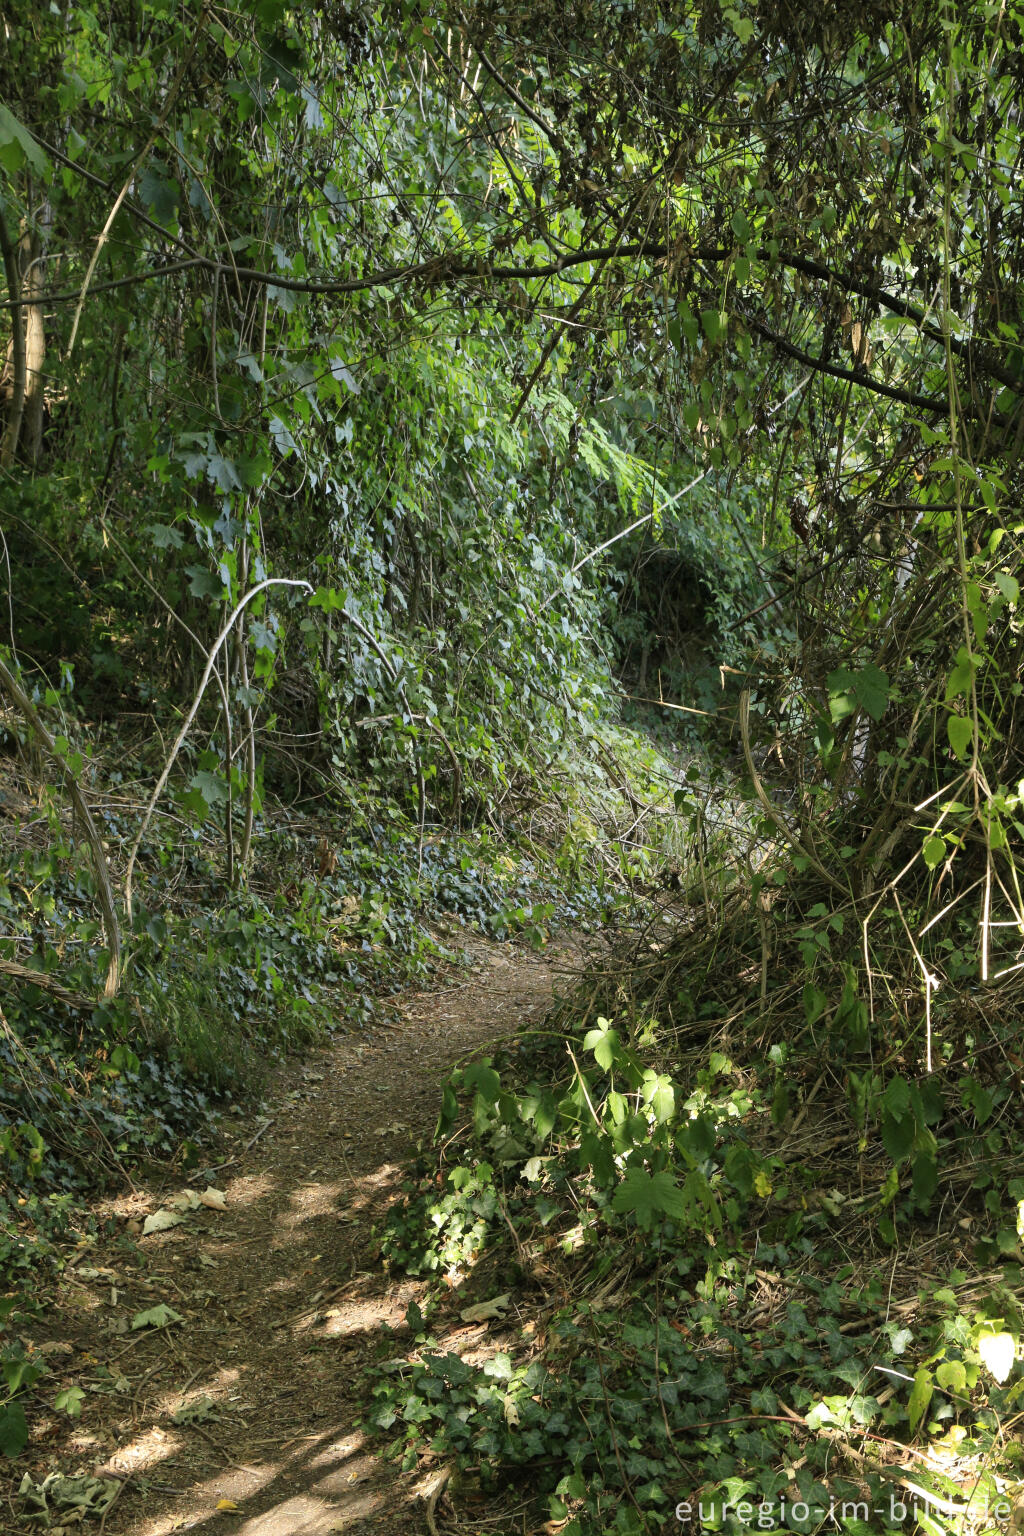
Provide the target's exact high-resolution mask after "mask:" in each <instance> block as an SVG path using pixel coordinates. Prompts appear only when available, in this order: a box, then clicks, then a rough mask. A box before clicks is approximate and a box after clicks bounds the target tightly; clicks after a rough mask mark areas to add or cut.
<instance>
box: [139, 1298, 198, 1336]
mask: <svg viewBox="0 0 1024 1536" xmlns="http://www.w3.org/2000/svg"><path fill="white" fill-rule="evenodd" d="M184 1321H185V1319H184V1318H183V1317H182V1315H181V1313H180V1312H175V1310H174V1308H173V1307H169V1306H168V1305H167V1303H166V1302H165V1301H162V1302H160V1304H159V1305H158V1306H155V1307H150V1308H149V1310H148V1311H147V1312H136V1314H135V1316H134V1317H133V1318H132V1328H133V1330H134V1329H136V1328H167V1327H169V1326H170V1324H171V1323H183V1322H184Z"/></svg>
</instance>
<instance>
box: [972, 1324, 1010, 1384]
mask: <svg viewBox="0 0 1024 1536" xmlns="http://www.w3.org/2000/svg"><path fill="white" fill-rule="evenodd" d="M1016 1348H1017V1347H1016V1345H1015V1344H1014V1342H1013V1335H1012V1334H1010V1333H983V1334H981V1336H980V1337H979V1339H978V1354H979V1355H980V1356H981V1363H982V1365H984V1366H985V1368H986V1370H988V1371H989V1372H990V1373H991V1374H992V1375H993V1376H994V1377H995V1379H996V1381H997V1383H998V1384H999V1385H1000V1386H1002V1384H1003V1382H1004V1381H1005V1380H1006V1378H1007V1376H1009V1374H1010V1370H1011V1368H1012V1366H1013V1357H1014V1355H1015V1354H1016Z"/></svg>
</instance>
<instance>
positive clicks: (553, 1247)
mask: <svg viewBox="0 0 1024 1536" xmlns="http://www.w3.org/2000/svg"><path fill="white" fill-rule="evenodd" d="M762 872H763V873H764V874H766V875H768V876H769V879H770V876H771V875H772V874H774V875H775V876H776V877H777V878H781V876H782V875H783V874H784V873H785V874H787V875H788V881H789V883H790V886H791V888H790V889H789V890H787V889H786V886H780V885H775V890H776V892H777V897H776V902H773V903H767V904H766V903H764V902H763V901H762V900H761V899H760V897H761V892H762V891H763V889H764V886H763V884H760V883H758V882H755V883H752V882H751V880H750V879H749V876H748V878H747V879H746V880H740V879H739V878H737V879H736V880H735V881H734V882H731V883H729V884H723V883H722V882H721V881H720V882H719V883H718V886H717V897H718V900H717V904H716V910H715V912H714V913H713V914H712V913H709V912H708V911H707V910H705V911H704V912H703V913H702V914H700V915H698V916H696V917H695V916H694V914H693V913H692V912H690V913H689V914H687V913H685V912H683V913H680V912H679V911H678V910H676V911H672V910H671V909H669V910H668V911H667V912H662V913H660V914H659V916H658V918H657V920H656V921H654V922H652V923H651V924H650V925H649V926H647V927H646V928H645V929H644V931H643V932H642V933H640V934H639V935H637V936H636V937H635V938H634V939H633V940H632V942H631V943H630V944H629V946H628V947H627V946H626V945H625V941H624V939H623V938H620V939H618V940H617V941H614V942H613V943H612V944H610V946H609V948H608V952H607V955H606V956H605V957H603V958H602V959H599V960H597V961H596V962H595V963H594V965H593V967H592V969H591V972H590V974H589V976H588V978H587V985H586V987H585V989H584V990H583V991H582V992H581V993H580V995H578V996H577V997H575V998H574V999H572V1000H571V1002H569V1003H567V1004H566V1005H564V1006H563V1007H562V1008H561V1009H560V1011H559V1012H558V1013H556V1014H555V1015H554V1016H553V1017H552V1018H551V1019H549V1021H548V1024H547V1026H546V1028H545V1029H544V1030H543V1031H541V1032H539V1033H535V1034H530V1035H527V1036H524V1037H523V1038H522V1039H521V1040H519V1041H518V1042H516V1043H515V1044H514V1045H513V1047H512V1048H511V1049H510V1050H509V1051H508V1052H506V1053H503V1054H502V1055H501V1056H499V1057H496V1058H494V1059H493V1060H490V1061H486V1062H483V1063H479V1064H474V1065H472V1066H469V1067H466V1068H465V1069H463V1070H461V1071H459V1072H457V1073H456V1074H455V1075H454V1077H453V1078H452V1080H451V1083H450V1085H449V1087H448V1089H447V1090H446V1093H445V1100H444V1105H443V1109H442V1114H441V1121H440V1124H439V1127H438V1153H437V1156H436V1158H435V1157H434V1156H427V1157H426V1158H425V1159H424V1160H423V1162H422V1163H421V1164H420V1167H419V1170H418V1176H417V1173H416V1171H414V1172H413V1174H412V1175H411V1177H410V1182H409V1183H408V1184H407V1186H406V1193H405V1197H404V1199H403V1201H402V1202H400V1203H399V1204H398V1205H397V1206H396V1207H395V1208H394V1209H393V1211H392V1213H391V1216H390V1219H389V1222H388V1224H387V1227H386V1228H385V1229H384V1231H383V1233H382V1252H383V1255H384V1257H385V1260H386V1262H388V1263H390V1264H392V1265H393V1266H395V1267H396V1268H397V1269H399V1270H403V1271H405V1272H407V1273H412V1274H427V1275H434V1276H436V1277H437V1282H436V1284H435V1285H434V1287H433V1288H432V1293H431V1294H432V1300H431V1303H430V1304H429V1305H428V1306H427V1307H425V1308H423V1309H422V1310H421V1309H420V1308H414V1309H413V1310H412V1312H411V1313H410V1316H409V1318H408V1320H407V1321H408V1323H409V1338H408V1341H406V1340H403V1341H402V1346H401V1350H400V1352H399V1353H398V1354H394V1353H392V1355H391V1357H390V1358H388V1359H387V1360H386V1363H385V1364H384V1365H383V1368H382V1370H381V1371H380V1372H378V1374H377V1377H376V1385H375V1387H374V1392H375V1395H376V1399H377V1407H376V1409H375V1411H374V1414H373V1416H372V1421H373V1422H374V1423H375V1424H376V1425H377V1426H378V1427H379V1428H380V1429H381V1430H383V1431H385V1432H386V1435H387V1439H388V1443H389V1444H390V1446H391V1450H392V1453H393V1454H395V1455H397V1456H403V1457H404V1458H405V1462H406V1464H408V1465H414V1464H416V1462H417V1459H418V1457H419V1456H421V1455H423V1454H424V1453H427V1459H428V1461H429V1460H430V1459H431V1458H432V1457H434V1456H441V1457H444V1458H447V1459H448V1460H449V1461H450V1463H451V1465H452V1466H453V1467H454V1468H456V1469H457V1472H456V1476H455V1482H454V1484H453V1492H452V1498H453V1501H454V1503H455V1506H456V1510H457V1511H458V1510H460V1509H462V1508H471V1507H472V1501H473V1498H474V1496H478V1493H479V1489H480V1488H481V1487H483V1488H484V1489H485V1490H486V1491H487V1494H488V1497H489V1498H491V1499H493V1500H495V1501H496V1502H498V1503H500V1504H501V1506H502V1507H503V1508H504V1509H505V1511H506V1518H507V1519H508V1520H509V1521H510V1522H512V1521H514V1520H515V1519H519V1518H522V1517H523V1516H524V1515H525V1514H526V1512H529V1517H532V1518H538V1516H537V1515H536V1509H537V1505H536V1502H535V1501H536V1498H537V1495H538V1492H540V1493H541V1494H547V1495H548V1499H547V1505H546V1509H545V1513H546V1515H547V1517H548V1518H549V1519H550V1521H551V1523H552V1524H551V1528H552V1529H556V1528H557V1529H559V1530H565V1531H567V1532H572V1531H577V1532H586V1533H596V1532H598V1531H613V1530H614V1531H622V1532H629V1533H640V1532H651V1531H655V1530H661V1529H677V1528H678V1527H679V1522H682V1523H683V1524H684V1525H687V1524H692V1525H693V1526H694V1528H701V1529H709V1530H741V1529H743V1528H756V1529H776V1528H780V1527H784V1528H788V1529H791V1530H795V1531H799V1532H809V1531H813V1530H818V1529H820V1528H822V1527H823V1526H824V1527H826V1528H827V1527H828V1526H838V1527H839V1528H840V1529H843V1530H848V1531H850V1532H853V1533H857V1532H860V1531H864V1530H867V1529H875V1530H877V1529H892V1530H895V1529H901V1528H903V1527H905V1525H906V1523H907V1521H908V1519H910V1520H912V1521H914V1522H916V1523H917V1524H918V1525H919V1526H920V1527H921V1528H922V1529H924V1530H925V1531H927V1532H938V1531H947V1530H950V1529H957V1530H973V1529H989V1528H992V1527H999V1526H1000V1525H1005V1523H1006V1522H1007V1521H1008V1520H1009V1519H1010V1517H1011V1514H1012V1511H1013V1509H1014V1508H1015V1507H1016V1502H1017V1493H1016V1490H1017V1487H1018V1485H1019V1483H1020V1480H1021V1465H1020V1455H1019V1449H1018V1447H1017V1445H1016V1442H1015V1441H1014V1438H1013V1435H1012V1428H1013V1425H1014V1424H1015V1423H1016V1421H1017V1403H1018V1399H1019V1393H1020V1382H1019V1377H1018V1376H1017V1373H1016V1371H1015V1369H1014V1360H1015V1358H1016V1356H1017V1353H1018V1350H1019V1344H1020V1338H1021V1328H1022V1321H1024V1318H1022V1311H1021V1303H1022V1299H1024V1280H1022V1272H1021V1262H1022V1250H1021V1231H1022V1223H1021V1214H1020V1213H1021V1211H1024V1204H1022V1200H1024V1179H1022V1178H1021V1176H1020V1168H1019V1157H1018V1149H1019V1145H1020V1137H1021V1134H1022V1130H1024V1127H1022V1122H1021V1110H1020V1096H1019V1090H1018V1087H1017V1083H1016V1080H1015V1078H1014V1077H1012V1076H1010V1075H1008V1072H1007V1061H1008V1060H1011V1061H1012V1060H1014V1059H1015V1057H1016V1049H1017V1046H1016V1041H1017V1036H1018V1028H1017V1002H1016V998H1017V993H1016V990H1015V989H1013V988H1012V987H1011V989H1010V990H1009V991H1006V990H1004V991H1003V992H1002V993H1001V995H1000V996H999V997H998V999H993V998H992V996H991V995H989V997H988V998H987V999H986V998H985V997H983V996H980V995H979V994H978V993H977V991H976V990H975V989H974V988H973V987H971V986H966V987H965V986H963V985H961V986H960V987H958V988H956V989H955V990H954V991H952V992H951V996H950V997H949V999H948V1003H946V1002H944V1003H943V1004H942V1005H941V1006H939V1005H936V1007H935V1011H934V1014H933V1016H932V1019H931V1028H932V1032H933V1033H932V1040H931V1045H932V1048H933V1049H934V1051H935V1053H936V1059H937V1061H938V1060H941V1063H942V1065H941V1066H940V1067H938V1068H937V1070H935V1071H934V1072H927V1073H926V1072H924V1071H922V1065H923V1062H922V1050H923V1040H922V1038H921V1037H922V1033H923V1020H921V1021H920V1022H917V1021H913V1022H912V1021H910V1020H908V1021H907V1023H905V1024H903V1025H901V1024H900V1023H899V1022H898V1020H897V1019H896V1018H887V1019H886V1021H885V1024H884V1025H883V1026H881V1027H878V1026H873V1025H872V1023H871V1020H870V1018H869V1004H868V1000H867V998H866V997H865V996H863V995H862V994H861V992H860V991H859V989H858V986H857V982H856V979H855V978H856V974H857V972H856V969H855V964H854V962H853V961H851V960H850V959H847V958H846V955H847V952H848V949H849V947H850V945H849V939H847V940H846V941H845V942H844V939H843V934H844V928H845V924H844V922H843V916H842V913H841V912H831V913H829V912H828V911H827V910H826V909H825V907H824V904H821V906H822V910H821V911H820V912H817V911H816V908H817V905H818V904H817V903H815V902H813V901H812V900H810V899H809V898H810V897H811V896H814V895H817V894H819V892H818V891H817V889H811V888H809V887H812V886H813V882H812V881H808V878H807V876H806V874H804V875H801V874H800V873H799V872H798V871H796V870H794V869H793V868H792V866H791V865H787V861H786V860H785V859H778V858H777V857H776V858H774V859H772V860H771V861H770V863H768V864H766V865H763V866H762ZM786 901H790V902H793V903H795V904H800V905H802V906H803V910H804V912H805V914H806V917H807V920H806V921H805V923H804V924H803V925H802V927H801V930H800V934H799V936H797V937H795V938H794V940H793V942H792V944H791V946H790V948H789V949H788V950H787V949H786V947H784V946H780V945H778V944H776V943H774V942H773V943H772V944H771V945H770V948H769V950H768V951H767V953H768V954H769V957H770V965H771V976H770V987H769V991H768V993H767V997H766V996H765V994H764V993H763V991H762V960H763V958H764V956H765V953H766V950H765V947H764V946H765V943H766V940H765V921H766V917H767V918H769V919H770V918H771V916H772V913H773V910H774V911H775V915H776V917H778V912H777V910H776V904H777V903H783V902H786ZM894 919H895V913H893V914H890V921H889V923H888V925H886V926H885V931H886V932H887V933H888V934H889V936H890V937H891V938H893V939H895V938H896V937H897V934H898V928H897V924H896V922H895V920H894ZM795 926H797V925H793V924H790V925H789V927H788V928H786V927H783V928H782V929H781V931H782V932H783V933H786V932H788V931H790V930H791V929H792V928H794V927H795ZM666 932H667V934H668V937H667V941H666ZM971 939H972V935H971V932H970V927H969V925H967V924H966V923H965V924H964V926H963V928H962V930H961V934H960V941H961V944H962V946H963V953H964V954H966V953H967V952H968V951H969V946H970V943H971ZM852 942H853V946H856V944H857V942H858V936H857V933H856V930H855V931H854V933H853V935H852ZM853 953H854V958H855V956H856V950H855V948H854V951H853ZM897 959H898V957H897V956H891V957H890V965H889V969H888V972H887V980H888V981H889V982H890V983H892V981H893V979H894V975H893V972H894V969H895V965H896V963H897ZM960 964H961V965H962V966H963V967H964V969H967V962H966V960H965V959H963V958H961V961H960ZM973 973H974V976H975V978H976V975H977V966H976V964H975V966H974V972H973ZM960 980H961V981H962V980H963V977H962V976H961V977H960ZM453 1296H454V1299H453ZM460 1317H461V1319H462V1323H460V1321H459V1319H460ZM465 1322H470V1323H477V1325H478V1326H477V1327H476V1328H475V1329H472V1328H471V1329H467V1328H466V1327H465V1326H463V1324H464V1323H465ZM467 1335H468V1337H467ZM396 1436H397V1438H396ZM474 1490H477V1493H476V1494H474ZM467 1500H468V1503H467ZM908 1512H909V1513H908ZM541 1518H542V1517H541Z"/></svg>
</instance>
